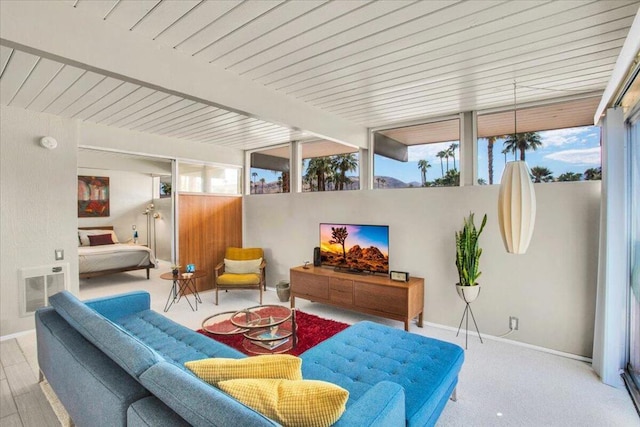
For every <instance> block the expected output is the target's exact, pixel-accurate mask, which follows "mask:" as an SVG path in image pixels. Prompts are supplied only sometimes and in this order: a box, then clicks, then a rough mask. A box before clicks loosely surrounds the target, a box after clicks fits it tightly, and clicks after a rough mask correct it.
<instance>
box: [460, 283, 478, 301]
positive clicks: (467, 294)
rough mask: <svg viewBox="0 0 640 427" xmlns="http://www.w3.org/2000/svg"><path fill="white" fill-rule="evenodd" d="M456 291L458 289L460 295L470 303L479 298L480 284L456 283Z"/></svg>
mask: <svg viewBox="0 0 640 427" xmlns="http://www.w3.org/2000/svg"><path fill="white" fill-rule="evenodd" d="M456 291H458V296H459V297H460V298H461V299H462V300H463V301H464V302H466V303H470V302H473V301H475V300H476V298H478V295H480V285H475V286H461V285H456Z"/></svg>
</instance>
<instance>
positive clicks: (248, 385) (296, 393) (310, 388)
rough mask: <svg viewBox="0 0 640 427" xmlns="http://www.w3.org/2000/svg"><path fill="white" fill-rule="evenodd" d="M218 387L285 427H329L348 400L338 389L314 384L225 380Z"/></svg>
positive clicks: (345, 391)
mask: <svg viewBox="0 0 640 427" xmlns="http://www.w3.org/2000/svg"><path fill="white" fill-rule="evenodd" d="M218 387H219V388H220V389H221V390H222V391H224V392H226V393H227V394H229V395H231V396H232V397H234V398H235V399H237V400H239V401H240V402H242V403H244V404H245V405H247V406H249V407H250V408H253V409H254V410H256V411H258V412H260V413H262V414H263V415H265V416H266V417H269V418H271V419H272V420H275V421H277V422H279V423H281V424H282V425H285V426H300V427H321V426H330V425H332V424H334V423H335V422H336V421H338V419H339V418H340V417H341V416H342V414H343V413H344V411H345V408H346V406H345V405H346V404H347V400H348V399H349V392H348V391H347V390H345V389H343V388H342V387H339V386H337V385H335V384H331V383H328V382H325V381H316V380H301V381H291V380H275V379H243V380H228V381H220V382H219V383H218Z"/></svg>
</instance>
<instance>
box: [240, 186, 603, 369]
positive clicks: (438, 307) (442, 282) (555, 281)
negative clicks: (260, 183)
mask: <svg viewBox="0 0 640 427" xmlns="http://www.w3.org/2000/svg"><path fill="white" fill-rule="evenodd" d="M535 189H536V194H537V201H538V213H537V219H536V229H535V231H534V235H533V239H532V242H531V245H530V247H529V250H528V252H527V254H525V255H512V254H507V253H506V251H505V249H504V247H503V244H502V240H501V237H500V232H499V230H498V222H497V221H498V220H497V200H498V190H499V187H498V186H475V187H458V188H424V189H422V188H420V189H398V190H372V191H344V192H326V193H298V194H295V193H294V194H274V195H253V196H245V200H244V203H245V208H244V215H245V233H244V240H245V242H244V243H245V245H246V246H260V247H264V248H265V250H266V255H265V256H266V258H267V261H268V263H269V268H268V269H267V272H268V277H267V285H268V286H274V284H275V283H276V282H277V281H278V280H281V279H288V276H289V268H290V267H294V266H297V265H301V264H302V263H303V262H304V261H308V260H312V254H313V248H314V246H317V245H318V240H319V236H318V224H319V223H320V222H337V223H340V222H344V223H363V224H387V225H389V226H390V245H389V246H390V247H389V251H390V264H391V265H390V267H391V269H393V270H400V271H409V272H410V273H411V274H412V275H414V276H419V277H424V278H425V319H426V321H428V322H433V323H437V324H441V325H447V326H451V327H456V328H457V326H458V323H459V321H460V317H461V315H462V311H463V309H464V303H463V302H462V301H461V300H460V299H459V298H458V296H457V294H456V291H455V286H454V284H455V283H456V282H457V273H456V268H455V262H454V253H455V249H454V232H455V231H456V230H457V229H459V228H460V227H461V226H462V221H463V218H464V217H465V216H466V215H468V213H469V212H470V211H473V212H475V213H476V218H477V219H476V223H477V224H479V221H480V219H481V217H482V215H483V214H484V213H487V214H488V222H487V226H486V228H485V231H484V232H483V234H482V236H481V238H480V243H481V246H482V247H483V250H484V252H483V255H482V259H481V262H480V265H481V268H480V269H481V271H482V273H483V274H482V276H481V278H480V282H481V284H482V292H481V294H480V297H479V299H478V300H477V301H476V302H474V303H473V310H474V313H475V316H476V320H477V321H478V324H479V327H480V331H481V332H484V333H487V334H490V335H501V334H503V333H505V332H507V331H508V325H509V323H508V318H509V316H510V315H512V316H516V317H518V318H519V319H520V328H519V331H517V332H516V333H514V334H512V335H510V336H509V338H510V339H513V340H517V341H522V342H525V343H529V344H533V345H537V346H541V347H545V348H549V349H554V350H557V351H562V352H567V353H571V354H576V355H580V356H586V357H591V353H592V343H593V327H594V310H595V289H596V276H597V243H598V221H599V209H600V183H599V182H597V181H595V182H577V183H576V182H567V183H553V184H535ZM414 327H416V326H415V325H414V326H412V328H414Z"/></svg>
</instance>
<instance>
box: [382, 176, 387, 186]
mask: <svg viewBox="0 0 640 427" xmlns="http://www.w3.org/2000/svg"><path fill="white" fill-rule="evenodd" d="M380 182H381V183H382V187H383V188H384V185H385V184H386V183H387V180H386V179H384V178H380Z"/></svg>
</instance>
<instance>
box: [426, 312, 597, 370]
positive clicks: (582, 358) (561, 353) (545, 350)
mask: <svg viewBox="0 0 640 427" xmlns="http://www.w3.org/2000/svg"><path fill="white" fill-rule="evenodd" d="M424 324H425V325H427V326H432V327H434V328H439V329H445V330H447V331H454V332H457V331H458V328H454V327H451V326H447V325H441V324H439V323H432V322H424ZM460 332H461V333H462V332H465V330H464V329H460ZM469 334H476V331H472V330H470V331H469ZM482 338H483V339H484V338H487V339H490V340H492V341H499V342H503V343H507V344H512V345H517V346H520V347H524V348H528V349H531V350H537V351H541V352H543V353H549V354H554V355H556V356H561V357H566V358H568V359H574V360H579V361H581V362H586V363H592V361H593V359H591V358H590V357H585V356H580V355H578V354H572V353H566V352H564V351H558V350H553V349H551V348H546V347H540V346H538V345H533V344H527V343H524V342H520V341H514V340H508V339H506V338H500V337H496V336H494V335H488V334H485V333H483V334H482Z"/></svg>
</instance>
